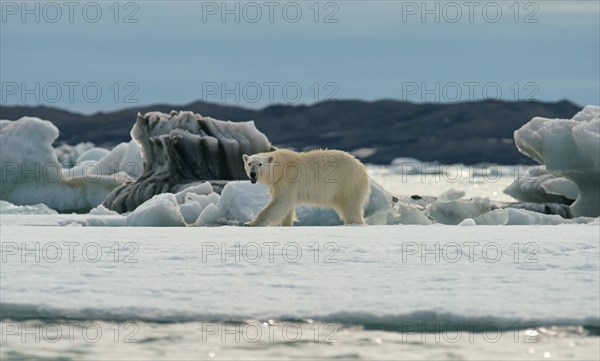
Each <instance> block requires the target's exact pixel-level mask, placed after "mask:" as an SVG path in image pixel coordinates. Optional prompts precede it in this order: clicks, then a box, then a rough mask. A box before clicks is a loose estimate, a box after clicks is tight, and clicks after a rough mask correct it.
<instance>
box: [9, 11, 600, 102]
mask: <svg viewBox="0 0 600 361" xmlns="http://www.w3.org/2000/svg"><path fill="white" fill-rule="evenodd" d="M515 3H516V5H515ZM69 4H71V3H68V2H67V3H65V2H53V3H45V2H29V3H27V4H26V5H25V6H27V8H24V7H23V3H22V2H20V1H18V2H9V1H2V8H1V11H2V13H1V17H2V19H1V23H0V24H1V31H0V40H1V41H0V50H1V52H0V53H1V59H0V60H1V61H0V71H1V81H2V84H1V85H2V87H1V90H2V99H1V102H2V105H12V104H29V105H36V104H45V105H55V106H60V107H63V108H67V109H71V110H77V111H84V112H86V113H89V112H95V111H108V110H114V109H119V108H124V107H130V106H135V105H136V104H137V105H147V104H153V103H158V102H160V103H171V104H185V103H189V102H191V101H194V100H206V101H211V102H221V101H224V102H227V103H230V104H239V105H242V106H250V107H262V106H265V105H267V104H272V103H287V104H299V103H312V102H313V101H315V100H326V99H329V98H341V99H364V100H376V99H405V100H411V101H416V102H421V101H427V102H456V101H469V100H474V99H481V98H501V99H509V100H513V99H540V100H544V101H558V100H562V99H568V100H571V101H574V102H576V103H578V104H581V105H584V104H598V103H599V102H600V100H599V98H600V84H599V83H600V80H599V79H600V73H599V68H600V45H599V44H600V24H599V20H598V19H599V18H600V9H599V7H600V5H599V4H600V2H598V1H581V2H575V1H564V2H560V1H529V2H527V1H520V2H518V3H517V2H516V1H496V2H486V1H483V2H478V1H472V2H468V1H457V2H448V1H446V2H435V1H428V2H426V3H423V2H422V1H418V2H408V1H404V2H402V1H332V2H327V1H324V2H315V1H296V2H278V1H257V2H235V1H229V2H226V3H225V2H222V1H218V2H199V1H198V2H193V1H182V2H174V1H169V2H167V1H142V2H140V1H133V2H120V3H118V4H116V5H115V2H114V1H107V2H102V1H98V2H95V3H86V2H73V4H74V5H69ZM422 4H425V7H423V5H422ZM225 7H226V8H225ZM100 12H101V14H100Z"/></svg>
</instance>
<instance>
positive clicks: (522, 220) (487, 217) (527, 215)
mask: <svg viewBox="0 0 600 361" xmlns="http://www.w3.org/2000/svg"><path fill="white" fill-rule="evenodd" d="M595 221H597V219H594V218H590V217H578V218H574V219H565V218H563V217H561V216H559V215H556V214H542V213H537V212H532V211H529V210H526V209H516V208H504V209H495V210H493V211H491V212H488V213H485V214H482V215H481V216H479V217H477V218H475V222H476V223H477V225H534V224H536V225H557V224H571V223H575V224H585V223H592V222H595Z"/></svg>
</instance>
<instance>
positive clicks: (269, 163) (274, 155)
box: [242, 149, 371, 226]
mask: <svg viewBox="0 0 600 361" xmlns="http://www.w3.org/2000/svg"><path fill="white" fill-rule="evenodd" d="M242 159H243V161H244V168H245V170H246V174H247V175H248V177H249V178H250V181H251V182H252V183H253V184H254V183H256V182H259V183H262V184H266V185H267V186H269V192H270V193H271V200H270V202H269V204H268V205H267V206H266V207H265V208H264V209H263V210H261V211H260V213H259V214H258V215H257V216H256V219H254V220H253V221H251V222H247V223H245V225H246V226H272V225H282V226H291V225H292V223H293V222H294V218H295V211H294V207H295V205H296V204H307V205H313V206H319V207H328V208H333V209H334V210H335V211H336V212H337V214H338V215H339V216H340V219H341V220H342V221H343V222H344V224H365V219H364V217H363V206H364V205H365V203H366V202H367V200H368V198H369V193H370V191H371V186H370V181H369V176H368V175H367V171H366V169H365V166H364V165H363V164H362V163H361V162H360V161H358V160H357V159H356V158H354V157H353V156H351V155H350V154H348V153H346V152H343V151H339V150H313V151H309V152H302V153H298V152H294V151H291V150H286V149H278V150H275V151H272V152H268V153H258V154H254V155H252V156H249V155H247V154H244V155H243V156H242Z"/></svg>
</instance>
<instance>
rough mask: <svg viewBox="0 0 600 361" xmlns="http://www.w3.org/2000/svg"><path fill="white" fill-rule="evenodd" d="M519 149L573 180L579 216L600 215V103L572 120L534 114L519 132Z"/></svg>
mask: <svg viewBox="0 0 600 361" xmlns="http://www.w3.org/2000/svg"><path fill="white" fill-rule="evenodd" d="M515 143H516V145H517V147H518V148H519V151H521V152H522V153H524V154H526V155H528V156H530V157H531V158H533V159H534V160H536V161H537V162H539V163H540V164H545V165H546V169H547V170H548V171H549V172H551V173H553V174H555V175H558V176H562V177H565V178H567V179H569V180H571V181H573V182H574V183H575V184H576V185H577V188H578V189H579V196H578V197H577V200H576V201H575V202H574V203H573V205H572V206H571V209H572V212H573V214H574V215H575V216H592V217H597V216H599V215H600V107H598V106H587V107H585V108H584V109H583V110H582V111H581V112H579V113H578V114H576V115H575V116H574V119H572V120H564V119H546V118H541V117H536V118H533V119H532V120H531V121H530V122H529V123H527V124H525V125H524V126H523V127H521V128H520V129H519V130H517V131H516V132H515Z"/></svg>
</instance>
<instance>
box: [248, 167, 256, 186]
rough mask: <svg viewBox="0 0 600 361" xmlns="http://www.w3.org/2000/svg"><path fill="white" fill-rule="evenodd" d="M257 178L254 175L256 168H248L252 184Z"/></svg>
mask: <svg viewBox="0 0 600 361" xmlns="http://www.w3.org/2000/svg"><path fill="white" fill-rule="evenodd" d="M257 180H258V178H257V177H256V170H254V168H252V169H251V170H250V182H252V184H254V183H256V181H257Z"/></svg>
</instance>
